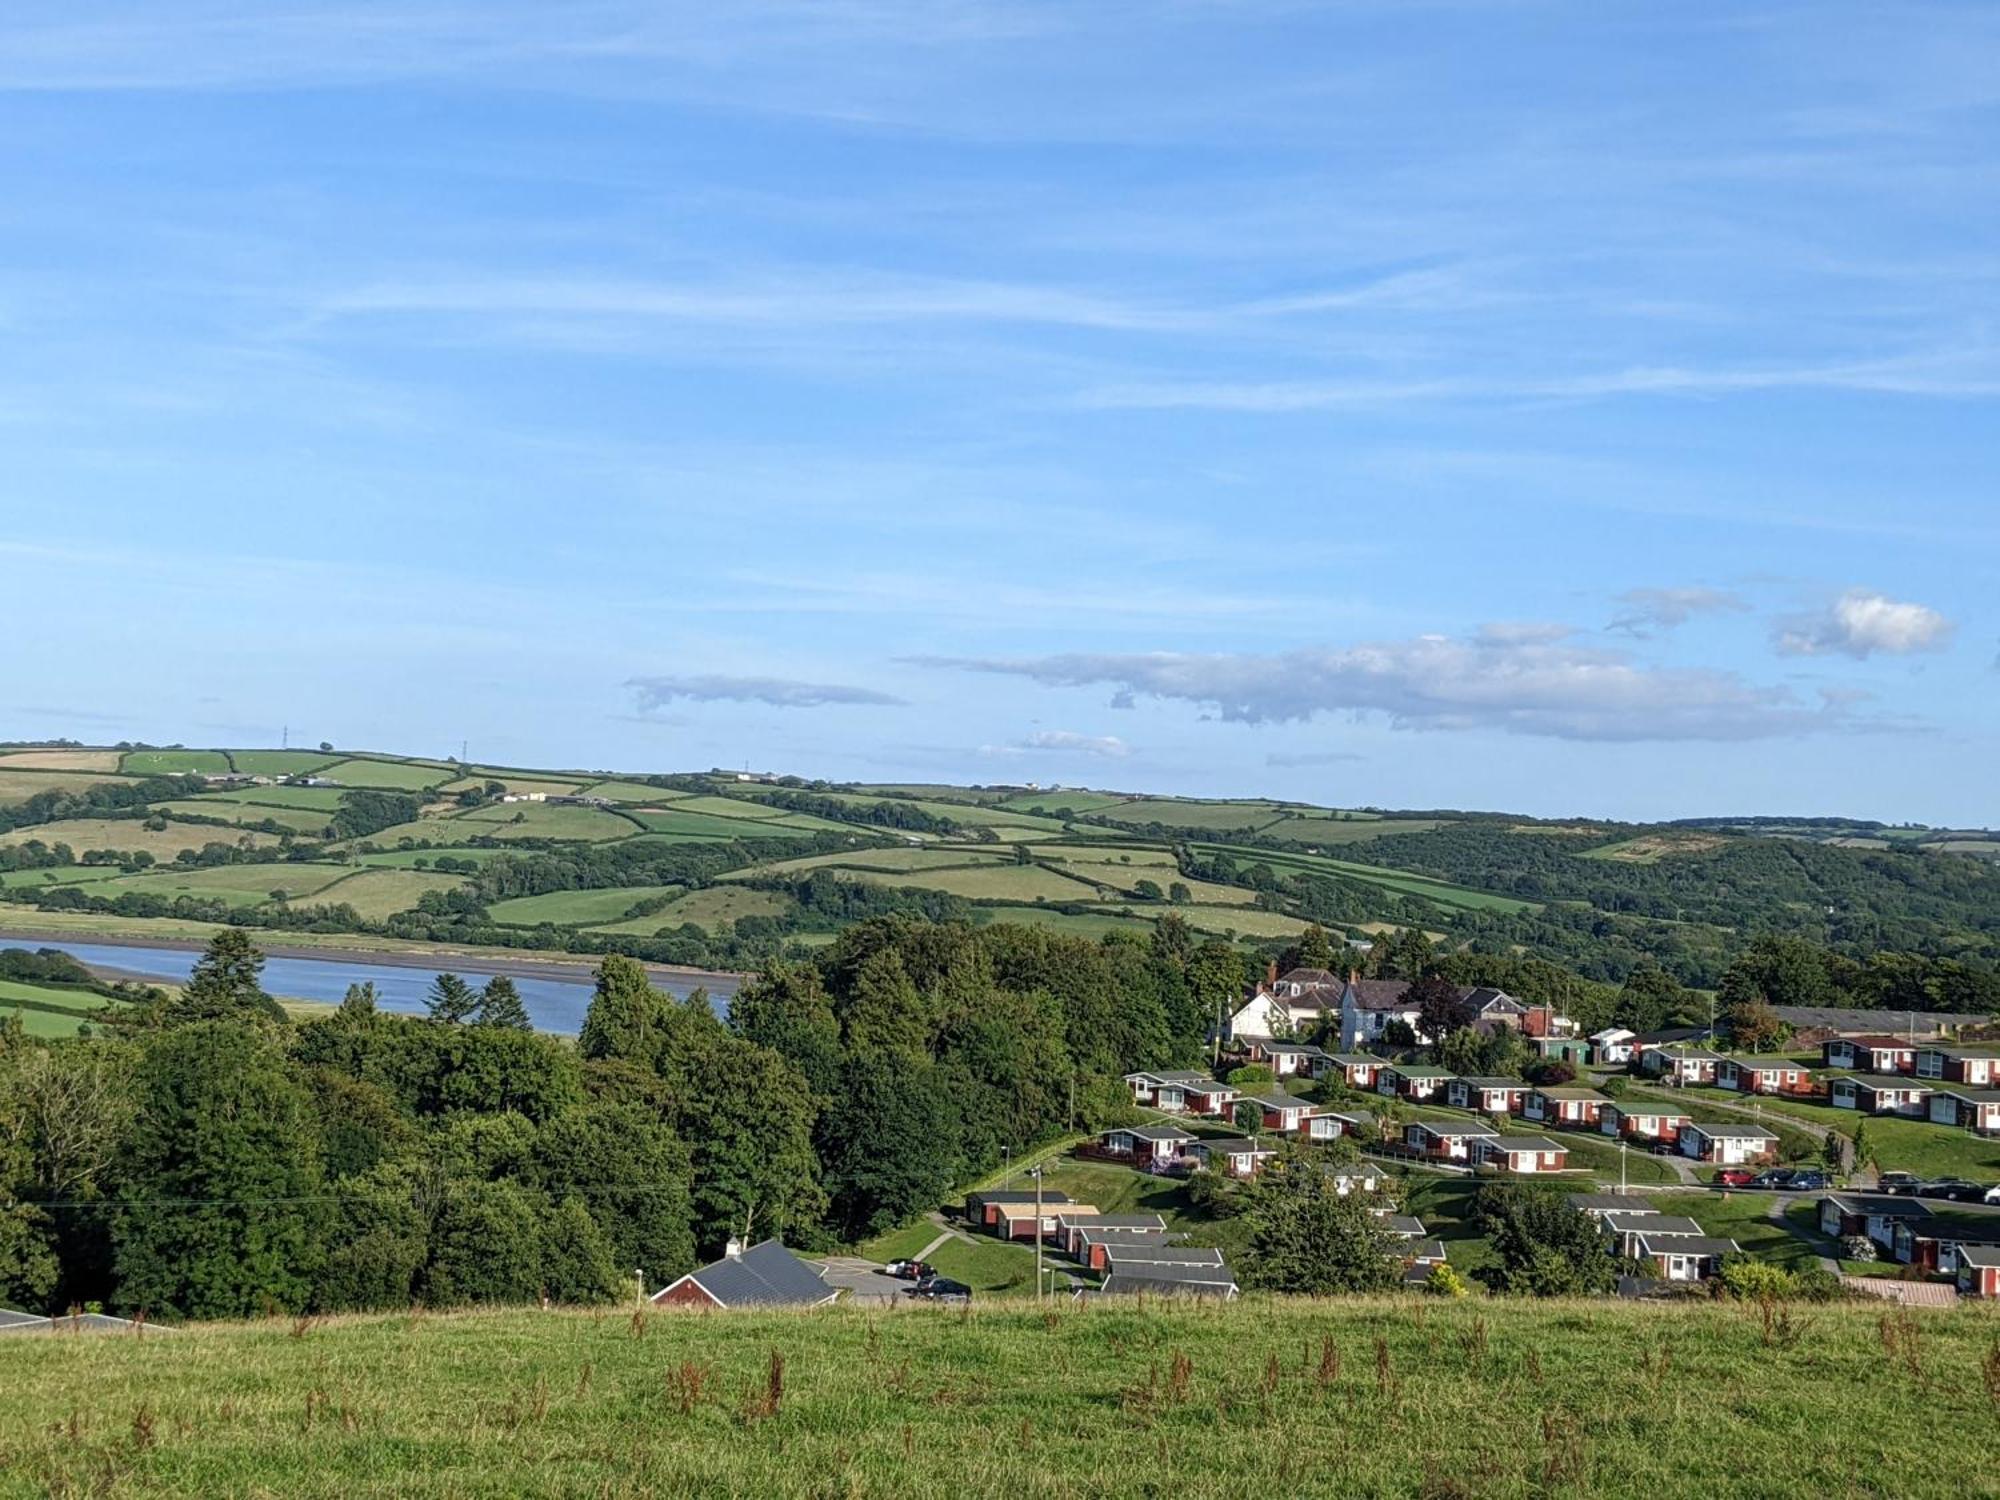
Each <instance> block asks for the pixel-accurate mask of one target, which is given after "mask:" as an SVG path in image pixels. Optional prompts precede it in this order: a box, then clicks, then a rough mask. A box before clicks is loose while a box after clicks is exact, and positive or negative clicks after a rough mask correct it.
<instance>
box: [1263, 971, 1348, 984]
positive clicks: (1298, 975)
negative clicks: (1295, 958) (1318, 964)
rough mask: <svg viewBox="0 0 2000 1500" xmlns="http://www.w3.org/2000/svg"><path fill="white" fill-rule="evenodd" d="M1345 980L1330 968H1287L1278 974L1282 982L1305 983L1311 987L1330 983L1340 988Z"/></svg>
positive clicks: (1279, 981)
mask: <svg viewBox="0 0 2000 1500" xmlns="http://www.w3.org/2000/svg"><path fill="white" fill-rule="evenodd" d="M1344 982H1345V981H1344V980H1342V979H1341V977H1340V976H1339V975H1338V974H1335V973H1334V972H1333V971H1332V970H1330V969H1287V970H1286V971H1285V972H1284V973H1282V974H1280V975H1279V976H1278V983H1280V984H1303V985H1306V986H1309V987H1310V986H1317V985H1328V984H1330V985H1333V986H1334V987H1336V988H1338V987H1339V986H1340V985H1341V984H1343V983H1344Z"/></svg>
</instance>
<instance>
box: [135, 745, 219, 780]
mask: <svg viewBox="0 0 2000 1500" xmlns="http://www.w3.org/2000/svg"><path fill="white" fill-rule="evenodd" d="M118 769H119V770H121V771H123V772H124V773H125V774H126V775H128V776H179V775H183V774H185V773H187V772H191V771H192V772H207V771H214V772H216V773H218V774H220V773H223V772H226V771H228V769H229V757H228V756H227V755H225V754H224V753H223V752H222V751H220V750H128V751H126V752H125V754H124V755H123V756H122V757H121V758H120V759H119V762H118Z"/></svg>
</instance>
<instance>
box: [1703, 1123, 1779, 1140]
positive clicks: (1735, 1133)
mask: <svg viewBox="0 0 2000 1500" xmlns="http://www.w3.org/2000/svg"><path fill="white" fill-rule="evenodd" d="M1687 1128H1688V1129H1689V1130H1698V1131H1700V1132H1701V1133H1702V1134H1703V1135H1705V1136H1707V1137H1708V1138H1709V1139H1710V1140H1712V1141H1775V1140H1776V1139H1777V1138H1778V1133H1777V1132H1776V1131H1775V1130H1766V1129H1765V1128H1764V1127H1763V1126H1762V1125H1703V1124H1697V1123H1690V1124H1689V1125H1688V1127H1687Z"/></svg>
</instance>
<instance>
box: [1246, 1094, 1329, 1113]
mask: <svg viewBox="0 0 2000 1500" xmlns="http://www.w3.org/2000/svg"><path fill="white" fill-rule="evenodd" d="M1245 1101H1246V1102H1247V1103H1250V1104H1261V1105H1263V1106H1264V1108H1266V1109H1311V1108H1312V1107H1313V1102H1312V1100H1310V1099H1301V1098H1299V1097H1298V1096H1297V1095H1296V1094H1288V1093H1286V1092H1285V1091H1284V1090H1283V1089H1272V1090H1271V1092H1270V1093H1268V1094H1249V1095H1246V1096H1245Z"/></svg>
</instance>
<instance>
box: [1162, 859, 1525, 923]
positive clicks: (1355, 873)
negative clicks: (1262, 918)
mask: <svg viewBox="0 0 2000 1500" xmlns="http://www.w3.org/2000/svg"><path fill="white" fill-rule="evenodd" d="M1196 847H1197V848H1199V849H1200V850H1201V852H1202V853H1204V854H1209V855H1222V856H1224V857H1225V858H1227V859H1230V860H1233V861H1234V862H1235V864H1236V868H1237V869H1239V870H1244V869H1248V868H1249V867H1250V866H1251V865H1254V864H1267V865H1269V866H1270V867H1271V868H1272V869H1274V870H1277V871H1279V872H1280V873H1284V872H1286V871H1294V872H1296V871H1300V870H1310V871H1318V872H1321V873H1323V874H1328V875H1343V876H1346V877H1347V878H1348V879H1350V880H1359V881H1363V882H1365V883H1367V884H1369V885H1378V886H1381V887H1382V888H1383V889H1384V890H1391V891H1396V892H1399V893H1401V894H1404V895H1410V896H1422V897H1424V898H1426V899H1427V900H1431V901H1435V902H1437V904H1438V905H1440V906H1456V907H1462V908H1464V909H1466V910H1469V911H1504V912H1520V911H1532V910H1534V909H1535V903H1534V902H1532V901H1517V900H1515V899H1514V898H1513V897H1512V896H1496V895H1494V894H1493V893H1492V892H1490V891H1475V890H1473V889H1472V888H1471V887H1470V886H1462V885H1450V884H1447V883H1446V882H1445V881H1442V880H1432V879H1430V878H1429V877H1428V876H1424V875H1411V874H1407V873H1405V872H1404V871H1401V870H1388V869H1384V868H1382V867H1381V866H1379V865H1364V864H1358V863H1356V862H1355V861H1353V860H1346V859H1333V858H1331V857H1329V856H1327V855H1321V854H1290V853H1281V852H1274V851H1272V850H1269V849H1239V848H1236V847H1234V846H1233V845H1229V844H1199V845H1197V846H1196Z"/></svg>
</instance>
